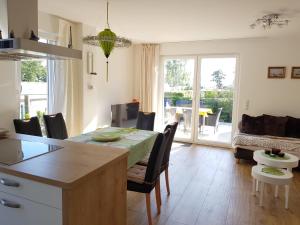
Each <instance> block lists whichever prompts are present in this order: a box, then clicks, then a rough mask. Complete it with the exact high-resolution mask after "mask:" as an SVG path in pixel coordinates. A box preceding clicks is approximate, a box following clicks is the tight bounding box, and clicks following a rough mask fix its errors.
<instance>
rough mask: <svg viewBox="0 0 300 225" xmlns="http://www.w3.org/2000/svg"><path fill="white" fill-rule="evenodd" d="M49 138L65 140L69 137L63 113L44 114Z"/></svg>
mask: <svg viewBox="0 0 300 225" xmlns="http://www.w3.org/2000/svg"><path fill="white" fill-rule="evenodd" d="M44 122H45V127H46V131H47V137H48V138H54V139H60V140H64V139H67V138H68V132H67V127H66V123H65V120H64V117H63V115H62V113H57V114H54V115H44Z"/></svg>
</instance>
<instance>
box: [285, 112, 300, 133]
mask: <svg viewBox="0 0 300 225" xmlns="http://www.w3.org/2000/svg"><path fill="white" fill-rule="evenodd" d="M287 118H288V121H287V124H286V131H285V134H286V136H287V137H293V138H300V119H297V118H294V117H290V116H288V117H287Z"/></svg>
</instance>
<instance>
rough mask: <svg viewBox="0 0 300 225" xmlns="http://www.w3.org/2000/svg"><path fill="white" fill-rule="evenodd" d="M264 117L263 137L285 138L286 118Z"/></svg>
mask: <svg viewBox="0 0 300 225" xmlns="http://www.w3.org/2000/svg"><path fill="white" fill-rule="evenodd" d="M263 116H264V130H265V132H264V133H265V135H271V136H278V137H285V128H286V124H287V121H288V118H287V117H280V116H271V115H263Z"/></svg>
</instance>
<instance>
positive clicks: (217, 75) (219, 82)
mask: <svg viewBox="0 0 300 225" xmlns="http://www.w3.org/2000/svg"><path fill="white" fill-rule="evenodd" d="M211 76H212V77H213V78H212V80H211V81H214V82H216V86H217V88H218V89H222V88H223V87H224V86H223V80H224V78H225V76H226V75H225V74H224V73H223V71H222V70H217V71H215V72H213V73H212V75H211Z"/></svg>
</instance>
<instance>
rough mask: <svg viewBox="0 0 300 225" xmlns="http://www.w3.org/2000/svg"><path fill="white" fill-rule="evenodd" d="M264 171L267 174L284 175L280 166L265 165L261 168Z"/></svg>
mask: <svg viewBox="0 0 300 225" xmlns="http://www.w3.org/2000/svg"><path fill="white" fill-rule="evenodd" d="M261 171H262V172H264V173H267V174H271V175H275V176H283V175H284V172H282V171H281V170H280V169H278V168H274V167H264V168H262V170H261Z"/></svg>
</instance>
